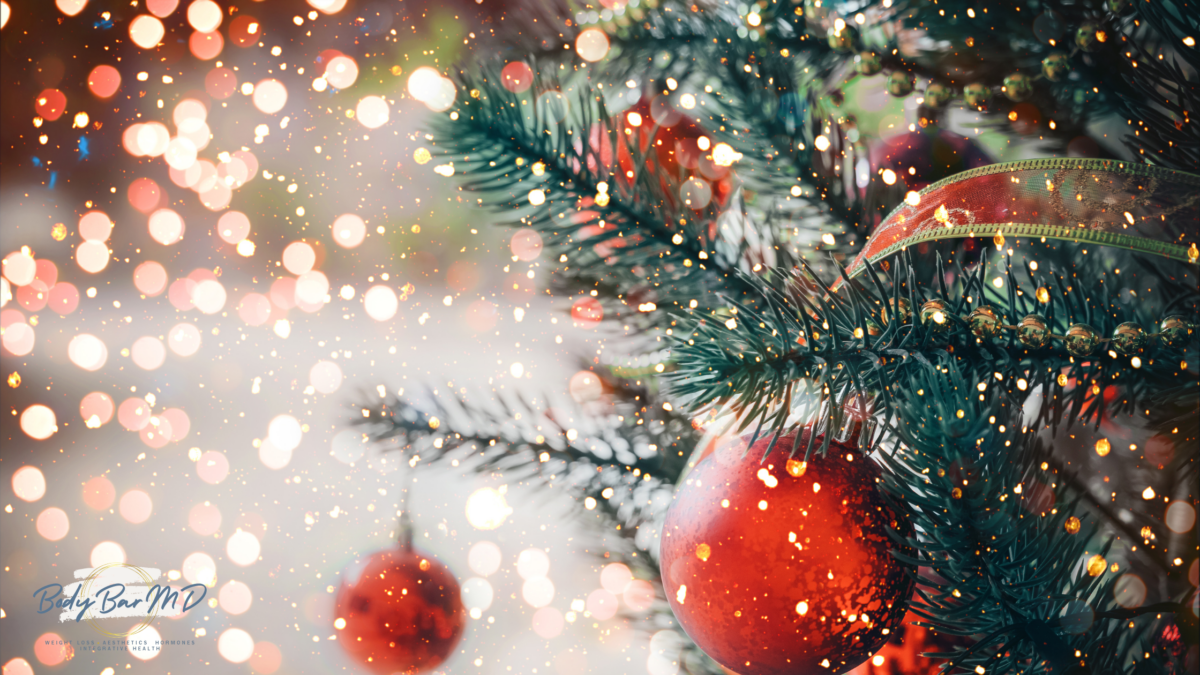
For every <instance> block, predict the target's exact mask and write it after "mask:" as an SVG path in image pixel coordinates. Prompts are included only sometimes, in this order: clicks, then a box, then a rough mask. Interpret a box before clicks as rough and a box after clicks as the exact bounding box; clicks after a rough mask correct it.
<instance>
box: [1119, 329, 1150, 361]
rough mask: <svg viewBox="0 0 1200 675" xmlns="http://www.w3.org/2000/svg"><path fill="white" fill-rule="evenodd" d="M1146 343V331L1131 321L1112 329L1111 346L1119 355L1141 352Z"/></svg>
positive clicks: (1147, 337) (1147, 338) (1147, 339)
mask: <svg viewBox="0 0 1200 675" xmlns="http://www.w3.org/2000/svg"><path fill="white" fill-rule="evenodd" d="M1148 341H1149V336H1147V335H1146V331H1145V330H1144V329H1143V328H1142V327H1141V326H1139V325H1137V324H1136V323H1133V322H1132V321H1126V322H1125V323H1123V324H1121V325H1119V326H1117V327H1116V328H1115V329H1113V334H1112V346H1113V349H1114V350H1115V351H1116V352H1117V353H1119V354H1125V355H1126V356H1128V355H1130V354H1135V353H1137V352H1139V351H1141V350H1142V348H1143V347H1145V346H1146V342H1148Z"/></svg>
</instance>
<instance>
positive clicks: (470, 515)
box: [467, 487, 513, 530]
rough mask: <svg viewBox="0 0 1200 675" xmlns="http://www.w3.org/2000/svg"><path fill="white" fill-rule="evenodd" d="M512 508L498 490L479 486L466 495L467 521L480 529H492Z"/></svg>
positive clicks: (500, 523)
mask: <svg viewBox="0 0 1200 675" xmlns="http://www.w3.org/2000/svg"><path fill="white" fill-rule="evenodd" d="M512 512H513V511H512V509H511V508H510V507H509V506H508V502H507V501H505V499H504V495H503V494H501V493H500V491H499V490H497V489H495V488H490V487H484V488H479V489H478V490H476V491H474V492H472V493H471V496H470V497H467V521H468V522H470V523H471V525H472V526H473V527H475V528H477V529H480V530H494V529H496V528H497V527H500V526H501V525H503V524H504V521H505V519H507V518H508V517H509V516H510V515H512Z"/></svg>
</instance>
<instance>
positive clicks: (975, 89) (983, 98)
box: [963, 82, 992, 108]
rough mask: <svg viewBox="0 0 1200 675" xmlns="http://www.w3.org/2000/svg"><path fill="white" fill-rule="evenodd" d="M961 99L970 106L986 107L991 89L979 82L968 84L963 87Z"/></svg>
mask: <svg viewBox="0 0 1200 675" xmlns="http://www.w3.org/2000/svg"><path fill="white" fill-rule="evenodd" d="M963 100H964V101H966V103H967V105H969V106H971V107H972V108H987V106H988V103H991V101H992V90H991V89H989V88H988V86H987V85H986V84H980V83H979V82H974V83H972V84H968V85H967V86H966V87H963Z"/></svg>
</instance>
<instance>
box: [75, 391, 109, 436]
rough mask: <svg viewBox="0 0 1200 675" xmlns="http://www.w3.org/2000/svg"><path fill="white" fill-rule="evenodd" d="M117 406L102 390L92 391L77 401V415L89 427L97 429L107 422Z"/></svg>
mask: <svg viewBox="0 0 1200 675" xmlns="http://www.w3.org/2000/svg"><path fill="white" fill-rule="evenodd" d="M116 410H117V406H116V403H115V402H114V401H113V399H112V397H111V396H109V395H108V394H106V393H104V392H102V391H93V392H92V393H90V394H87V395H85V396H84V397H83V399H81V400H80V401H79V416H80V417H82V418H83V423H84V425H85V426H87V428H89V429H98V428H100V427H102V426H104V425H105V424H108V423H109V422H110V421H111V420H112V417H113V413H114V412H116Z"/></svg>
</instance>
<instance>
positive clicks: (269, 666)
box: [250, 0, 344, 675]
mask: <svg viewBox="0 0 1200 675" xmlns="http://www.w3.org/2000/svg"><path fill="white" fill-rule="evenodd" d="M343 1H344V0H343ZM281 665H283V652H281V651H279V647H276V646H275V644H274V643H272V642H264V641H261V640H260V641H258V642H255V643H254V653H253V654H251V655H250V669H251V670H253V671H254V672H255V673H258V674H259V675H271V674H272V673H274V672H275V671H277V670H279V666H281Z"/></svg>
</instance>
